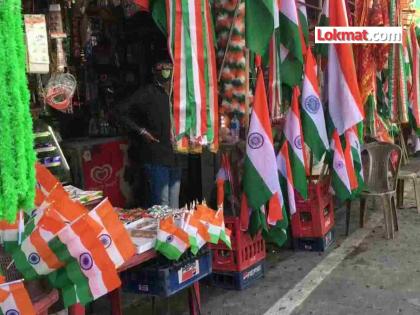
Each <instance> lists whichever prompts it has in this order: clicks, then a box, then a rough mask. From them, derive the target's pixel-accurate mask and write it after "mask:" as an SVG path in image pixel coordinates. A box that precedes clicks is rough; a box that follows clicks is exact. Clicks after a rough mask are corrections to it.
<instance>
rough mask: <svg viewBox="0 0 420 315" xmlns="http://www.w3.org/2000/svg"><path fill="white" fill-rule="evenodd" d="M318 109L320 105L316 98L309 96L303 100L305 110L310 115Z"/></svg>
mask: <svg viewBox="0 0 420 315" xmlns="http://www.w3.org/2000/svg"><path fill="white" fill-rule="evenodd" d="M320 107H321V103H320V102H319V99H318V98H317V97H316V96H314V95H311V96H308V97H307V98H305V109H306V110H307V111H308V112H310V113H311V114H316V113H318V111H319V108H320Z"/></svg>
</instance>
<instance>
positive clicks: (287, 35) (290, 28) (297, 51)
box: [280, 1, 304, 87]
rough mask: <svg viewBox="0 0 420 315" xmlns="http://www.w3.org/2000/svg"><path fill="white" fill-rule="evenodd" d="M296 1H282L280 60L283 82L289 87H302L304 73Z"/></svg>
mask: <svg viewBox="0 0 420 315" xmlns="http://www.w3.org/2000/svg"><path fill="white" fill-rule="evenodd" d="M299 28H300V26H299V18H298V12H297V8H296V3H295V1H281V5H280V50H281V53H280V59H281V66H280V71H281V81H282V83H283V84H286V85H288V86H289V87H294V86H295V85H300V83H301V81H302V71H303V47H302V44H304V42H302V33H301V30H300V29H299Z"/></svg>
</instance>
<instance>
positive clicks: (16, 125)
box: [0, 0, 36, 221]
mask: <svg viewBox="0 0 420 315" xmlns="http://www.w3.org/2000/svg"><path fill="white" fill-rule="evenodd" d="M23 36H24V33H23V28H22V13H21V2H20V0H3V2H2V3H1V4H0V139H1V141H0V219H7V220H8V221H13V220H14V219H15V218H16V212H17V211H18V210H19V209H20V208H23V209H27V210H28V209H31V208H32V207H33V201H34V196H35V169H34V165H35V159H36V157H35V152H34V150H33V133H32V119H31V115H30V111H29V91H28V86H27V79H26V71H25V46H24V40H23Z"/></svg>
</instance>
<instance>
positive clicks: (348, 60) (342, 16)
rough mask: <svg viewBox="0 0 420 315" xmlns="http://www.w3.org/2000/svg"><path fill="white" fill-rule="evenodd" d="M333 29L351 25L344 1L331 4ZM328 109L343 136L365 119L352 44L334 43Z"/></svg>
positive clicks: (329, 77) (339, 0)
mask: <svg viewBox="0 0 420 315" xmlns="http://www.w3.org/2000/svg"><path fill="white" fill-rule="evenodd" d="M329 13H330V14H329V18H330V26H348V25H349V24H348V20H347V11H346V5H345V3H344V0H336V1H331V2H330V6H329ZM328 108H329V114H330V116H331V119H332V122H333V124H334V126H335V128H336V129H337V132H338V134H339V135H342V134H344V132H345V131H346V130H347V129H349V128H351V127H353V126H354V125H356V124H358V123H359V122H361V121H362V120H363V117H364V113H363V104H362V100H361V98H360V92H359V86H358V83H357V75H356V68H355V64H354V59H353V50H352V46H351V44H331V45H329V50H328Z"/></svg>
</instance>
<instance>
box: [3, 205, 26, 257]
mask: <svg viewBox="0 0 420 315" xmlns="http://www.w3.org/2000/svg"><path fill="white" fill-rule="evenodd" d="M23 224H24V222H23V212H22V211H18V213H17V214H16V220H15V222H8V221H7V220H1V221H0V239H1V242H2V244H3V246H4V249H5V250H6V251H7V252H11V251H13V250H14V249H15V248H16V247H17V246H18V245H19V238H20V234H22V233H23V229H22V228H20V227H21V226H22V225H23Z"/></svg>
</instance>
